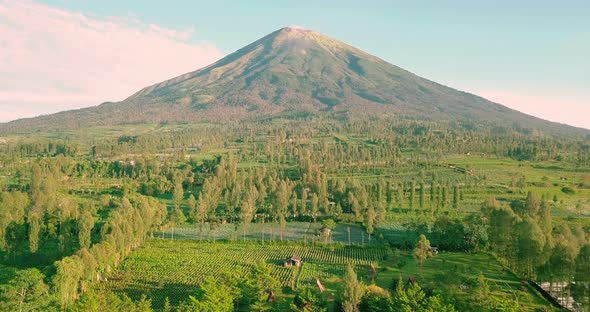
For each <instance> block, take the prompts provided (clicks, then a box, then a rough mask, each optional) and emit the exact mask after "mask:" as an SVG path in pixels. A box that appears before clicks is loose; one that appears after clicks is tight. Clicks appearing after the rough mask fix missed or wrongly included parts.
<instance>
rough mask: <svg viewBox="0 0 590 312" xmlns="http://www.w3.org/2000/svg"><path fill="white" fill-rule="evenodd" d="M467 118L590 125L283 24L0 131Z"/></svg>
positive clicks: (560, 128)
mask: <svg viewBox="0 0 590 312" xmlns="http://www.w3.org/2000/svg"><path fill="white" fill-rule="evenodd" d="M297 111H312V112H317V113H342V112H347V113H353V114H354V113H368V114H375V115H379V116H390V117H391V118H416V119H425V120H449V121H452V120H466V121H473V122H487V123H492V124H495V123H497V124H499V125H511V124H517V125H519V126H521V127H531V128H536V129H542V130H544V131H547V132H551V131H557V132H575V133H584V134H588V133H590V130H585V129H582V128H576V127H572V126H568V125H563V124H559V123H554V122H549V121H545V120H542V119H540V118H537V117H534V116H529V115H526V114H524V113H521V112H518V111H516V110H513V109H510V108H508V107H506V106H503V105H500V104H497V103H494V102H491V101H488V100H486V99H484V98H482V97H479V96H477V95H473V94H470V93H467V92H463V91H459V90H455V89H453V88H450V87H447V86H444V85H442V84H438V83H436V82H433V81H430V80H427V79H425V78H422V77H419V76H418V75H415V74H413V73H411V72H409V71H407V70H405V69H402V68H400V67H398V66H395V65H393V64H390V63H388V62H386V61H384V60H382V59H380V58H378V57H376V56H373V55H371V54H368V53H366V52H364V51H362V50H360V49H358V48H355V47H352V46H350V45H348V44H346V43H343V42H340V41H338V40H335V39H332V38H330V37H328V36H325V35H323V34H321V33H318V32H315V31H312V30H306V29H300V28H294V27H285V28H281V29H279V30H277V31H274V32H272V33H270V34H268V35H266V36H264V37H262V38H260V39H258V40H256V41H254V42H252V43H251V44H249V45H246V46H245V47H243V48H241V49H239V50H237V51H235V52H233V53H231V54H229V55H227V56H226V57H224V58H222V59H220V60H218V61H217V62H215V63H213V64H211V65H208V66H206V67H203V68H201V69H198V70H195V71H191V72H188V73H185V74H182V75H180V76H177V77H174V78H172V79H168V80H165V81H162V82H160V83H156V84H153V85H151V86H147V87H145V88H143V89H141V90H139V91H137V92H136V93H134V94H132V95H131V96H129V97H128V98H126V99H125V100H123V101H121V102H107V103H103V104H101V105H99V106H94V107H90V108H83V109H78V110H72V111H65V112H60V113H56V114H51V115H45V116H39V117H34V118H27V119H21V120H16V121H12V122H9V123H5V124H0V130H1V131H11V130H16V131H18V130H19V129H21V130H22V129H23V128H31V129H37V130H51V129H60V128H80V127H86V126H97V125H115V124H124V123H141V122H164V121H167V122H192V121H197V120H224V119H242V118H252V117H256V116H272V115H277V114H282V113H285V112H297Z"/></svg>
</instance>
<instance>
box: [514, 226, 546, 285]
mask: <svg viewBox="0 0 590 312" xmlns="http://www.w3.org/2000/svg"><path fill="white" fill-rule="evenodd" d="M516 232H517V235H516V240H517V242H516V247H517V259H518V264H519V266H520V267H521V268H522V271H523V272H524V273H525V276H527V277H528V278H533V277H534V270H533V269H534V268H535V263H536V262H537V263H538V261H539V258H540V257H541V254H542V252H543V249H544V247H545V234H544V233H543V232H542V230H541V228H540V227H539V225H538V224H537V223H536V222H535V220H534V219H532V218H531V217H528V216H527V217H525V218H524V219H523V220H522V221H521V222H520V223H518V225H517V228H516Z"/></svg>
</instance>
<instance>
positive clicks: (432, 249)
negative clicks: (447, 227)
mask: <svg viewBox="0 0 590 312" xmlns="http://www.w3.org/2000/svg"><path fill="white" fill-rule="evenodd" d="M430 252H432V254H433V255H438V247H430Z"/></svg>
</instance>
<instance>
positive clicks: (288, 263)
mask: <svg viewBox="0 0 590 312" xmlns="http://www.w3.org/2000/svg"><path fill="white" fill-rule="evenodd" d="M301 262H302V261H301V258H299V257H297V256H291V258H287V260H285V262H283V267H286V268H288V267H292V266H301Z"/></svg>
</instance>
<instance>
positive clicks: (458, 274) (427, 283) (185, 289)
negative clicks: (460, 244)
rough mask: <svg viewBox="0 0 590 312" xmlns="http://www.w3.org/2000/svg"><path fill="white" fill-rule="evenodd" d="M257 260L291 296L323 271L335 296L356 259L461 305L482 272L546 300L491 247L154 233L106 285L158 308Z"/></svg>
mask: <svg viewBox="0 0 590 312" xmlns="http://www.w3.org/2000/svg"><path fill="white" fill-rule="evenodd" d="M293 255H297V256H299V257H301V259H302V261H303V265H302V266H301V267H300V268H298V267H283V265H282V264H283V261H284V260H285V259H286V258H288V257H291V256H293ZM257 261H263V262H264V263H266V264H269V265H270V266H271V268H272V269H271V275H272V276H273V277H275V278H276V279H277V280H278V281H279V282H280V283H281V285H282V286H283V288H284V289H285V291H284V296H286V297H287V298H288V297H290V296H292V295H291V294H292V293H293V292H292V290H295V289H300V288H304V287H316V285H315V280H316V278H319V279H320V280H321V281H322V283H323V285H324V286H325V287H326V289H327V290H326V292H325V293H324V296H325V298H326V299H327V300H328V301H329V302H330V301H333V299H334V298H336V297H337V294H338V292H339V291H340V290H341V278H342V276H343V274H344V267H345V265H346V264H347V263H351V264H353V265H354V268H355V271H356V272H357V274H358V276H359V280H360V281H362V282H364V283H365V284H371V283H373V282H375V283H376V284H377V285H378V286H380V287H383V288H390V287H391V285H392V283H394V282H396V281H397V280H398V279H399V278H400V277H401V278H402V280H403V281H404V282H405V281H407V280H408V278H409V277H411V276H413V277H416V280H417V281H418V282H419V283H420V285H421V286H422V287H423V288H424V289H430V290H436V291H437V292H439V293H444V294H445V297H448V298H454V299H452V300H455V305H456V306H457V307H458V308H459V310H460V311H464V309H468V307H469V306H470V304H472V303H473V302H472V300H473V299H472V298H471V295H470V293H469V291H468V290H462V289H461V285H464V284H467V280H468V279H469V278H470V277H473V276H475V275H477V274H479V273H482V274H483V275H484V276H485V277H486V279H488V281H489V282H490V289H491V297H492V298H496V297H497V298H503V297H506V296H508V297H510V298H513V299H514V300H515V301H517V302H518V304H519V305H520V307H521V308H522V309H521V311H538V309H541V308H542V307H546V308H547V302H546V300H545V299H544V298H542V297H541V295H540V294H538V293H537V292H536V291H535V290H534V289H532V288H531V287H529V286H527V285H526V283H523V282H521V281H520V280H519V279H518V278H517V277H516V276H515V275H514V274H512V273H511V272H510V271H508V270H506V269H504V268H503V267H502V266H501V265H500V264H499V263H498V262H497V261H496V260H495V259H494V258H493V257H492V256H491V255H489V254H486V253H478V254H465V253H440V254H439V255H437V256H435V257H434V258H432V259H430V260H428V261H426V262H425V263H424V264H423V265H422V266H419V265H418V264H417V263H416V262H415V260H414V258H413V257H412V256H411V254H408V253H406V252H401V251H394V250H391V249H388V248H373V247H365V248H361V247H354V246H353V247H345V246H318V245H311V244H307V245H305V244H302V243H293V242H290V243H279V242H275V243H270V244H269V243H266V244H262V243H257V242H235V243H227V242H217V243H210V242H197V241H193V240H175V241H169V240H161V239H152V240H149V241H147V242H146V243H145V244H144V245H143V246H142V247H140V248H139V249H137V250H136V251H134V252H133V254H132V255H131V256H130V257H129V258H127V259H126V260H125V261H124V262H123V263H122V265H121V266H120V267H119V268H118V270H117V271H116V272H115V273H114V274H113V276H112V278H111V279H110V280H109V282H108V283H107V284H103V285H101V286H102V287H108V288H109V289H111V290H113V291H115V292H116V293H120V294H127V295H129V296H130V297H131V298H133V299H140V297H141V296H142V295H147V296H148V297H150V298H151V299H152V304H153V306H154V308H155V309H161V308H162V307H163V305H164V302H165V300H166V298H168V299H169V300H170V302H171V303H172V304H175V303H178V302H180V301H181V300H184V299H185V298H186V297H188V296H189V295H192V294H194V293H195V292H196V291H197V289H198V286H199V285H200V283H201V282H202V281H203V280H204V279H205V278H206V277H208V276H214V277H215V276H219V274H221V273H222V272H237V273H238V274H242V275H243V274H246V272H247V270H248V269H249V268H250V267H251V266H252V265H254V264H255V263H256V262H257ZM370 264H373V265H375V266H376V268H377V274H375V275H374V274H373V273H372V271H371V268H370ZM105 285H106V286H105ZM287 298H285V299H287ZM332 303H333V302H332ZM461 308H464V309H461ZM548 309H551V308H550V307H549V308H548Z"/></svg>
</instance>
